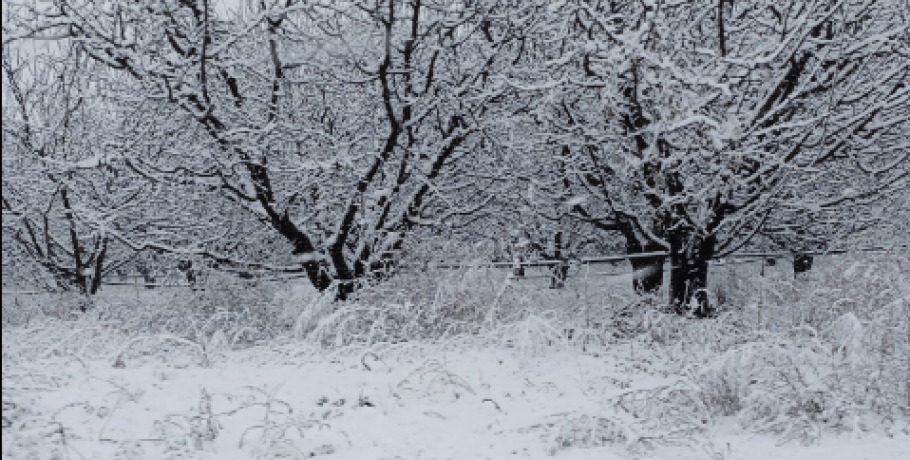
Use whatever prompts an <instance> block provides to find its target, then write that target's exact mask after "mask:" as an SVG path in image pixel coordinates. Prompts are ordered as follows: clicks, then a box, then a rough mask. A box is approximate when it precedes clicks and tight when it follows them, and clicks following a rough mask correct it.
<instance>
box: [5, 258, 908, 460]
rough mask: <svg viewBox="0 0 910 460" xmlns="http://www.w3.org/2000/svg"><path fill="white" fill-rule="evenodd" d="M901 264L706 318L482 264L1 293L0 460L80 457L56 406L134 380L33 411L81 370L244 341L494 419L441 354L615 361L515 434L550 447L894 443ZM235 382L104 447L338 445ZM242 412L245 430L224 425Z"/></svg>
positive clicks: (775, 288) (769, 295) (105, 411)
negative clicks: (314, 440)
mask: <svg viewBox="0 0 910 460" xmlns="http://www.w3.org/2000/svg"><path fill="white" fill-rule="evenodd" d="M901 263H902V259H899V258H880V259H878V260H872V259H869V258H862V257H857V256H854V257H849V258H848V257H844V258H841V259H832V260H831V263H830V264H825V265H823V266H817V268H818V269H819V270H817V271H816V272H814V273H813V275H812V276H811V277H809V278H808V279H800V280H796V281H794V280H792V279H788V278H787V277H786V276H785V274H780V273H778V274H777V275H774V276H768V277H764V278H754V279H751V280H744V279H738V280H733V281H731V282H730V284H734V282H735V284H736V286H737V289H738V291H736V295H732V294H731V292H733V291H734V290H733V289H728V294H727V296H728V298H729V299H736V301H737V302H739V303H738V304H736V305H725V306H723V307H722V308H721V310H722V313H721V314H720V315H719V316H718V317H717V318H712V319H707V320H696V319H692V318H684V317H679V316H677V315H674V314H671V313H668V312H667V310H666V309H665V308H662V307H661V305H660V302H658V301H657V298H650V299H636V300H634V301H633V302H624V303H623V302H618V301H617V297H618V295H621V294H615V293H613V292H612V291H611V292H610V293H609V295H604V294H603V293H600V294H598V295H590V293H589V292H582V291H581V289H582V288H580V287H578V286H574V287H573V286H572V285H571V283H570V285H569V289H566V290H547V289H534V288H533V286H530V285H529V284H530V283H528V282H527V281H523V282H521V283H520V282H518V281H516V280H515V279H512V278H510V277H508V276H506V274H505V273H503V272H502V271H496V270H493V269H490V268H488V267H485V266H483V265H482V264H477V265H476V266H474V267H470V268H467V269H464V270H461V271H445V272H442V271H435V272H434V271H432V270H427V271H421V272H419V273H415V274H412V275H409V276H401V277H399V278H396V279H393V281H390V282H386V283H383V284H379V285H376V286H372V287H367V288H365V289H364V290H363V291H361V293H360V294H359V295H358V297H357V298H356V299H354V300H352V301H349V302H345V303H340V304H339V303H334V302H332V301H331V299H330V298H329V297H327V296H313V295H308V294H305V293H303V292H300V291H292V290H289V289H276V286H275V285H274V284H273V285H269V284H266V283H262V282H260V283H259V284H258V285H257V284H255V283H248V285H247V286H239V287H238V286H233V285H232V284H231V283H230V282H227V281H225V282H224V286H222V287H221V288H219V289H217V290H216V289H211V290H199V291H196V292H190V291H187V292H182V293H179V294H166V293H161V292H157V293H155V295H148V293H147V292H146V293H144V294H145V296H144V298H139V297H137V298H136V299H129V298H120V299H115V300H114V301H107V302H103V301H99V302H96V303H95V305H94V306H93V309H91V310H89V311H88V312H87V313H84V314H83V313H76V312H74V311H73V310H74V307H73V306H74V305H76V306H78V302H70V303H71V305H69V306H68V307H67V308H69V309H68V310H67V309H66V308H59V307H58V308H51V307H47V306H39V307H34V308H32V309H31V310H29V309H28V308H26V307H23V306H21V305H20V306H19V307H20V309H19V310H15V309H12V308H9V306H8V305H6V304H5V305H4V318H3V319H4V321H3V323H4V327H3V433H4V458H17V459H18V458H78V457H79V454H78V453H77V452H76V451H75V450H74V448H73V442H72V441H73V440H76V439H77V437H75V435H74V434H72V430H73V429H74V428H73V427H72V426H71V425H68V424H67V422H66V421H65V420H64V419H63V418H61V416H60V415H59V414H61V413H63V414H66V413H70V414H72V413H73V411H76V412H78V411H81V412H82V413H84V414H83V415H82V416H83V417H86V418H91V417H96V418H98V419H99V423H101V424H102V427H104V426H106V425H105V424H104V423H105V420H110V417H111V416H112V413H114V412H116V411H117V410H119V408H120V406H121V405H123V404H128V403H129V401H130V400H131V399H130V398H131V397H133V396H131V395H135V394H137V393H136V392H137V391H140V390H141V389H125V388H115V389H114V391H113V392H112V393H111V395H113V396H112V397H113V398H115V400H114V403H113V404H107V405H106V406H105V407H104V408H101V407H95V406H92V405H90V404H88V403H86V402H84V401H73V402H72V403H71V404H67V405H66V406H65V407H63V408H59V409H58V411H57V412H56V413H48V412H36V411H35V410H34V409H33V408H34V407H35V404H34V397H35V395H36V394H40V393H41V392H48V391H54V390H56V389H60V388H64V387H67V386H68V385H70V382H73V381H77V380H78V379H80V378H84V377H85V376H86V375H89V374H90V369H91V368H92V366H93V365H94V363H99V362H103V363H106V365H107V366H109V367H118V368H120V367H122V368H133V369H139V368H141V367H142V366H144V365H146V364H149V363H167V364H168V365H174V366H178V367H191V368H192V367H205V366H211V365H213V363H215V364H217V363H225V364H226V363H227V359H228V356H229V354H231V353H233V354H232V355H230V356H232V358H230V359H238V358H237V357H238V356H240V355H237V354H236V353H239V352H242V353H243V356H244V357H245V358H243V359H246V360H249V361H254V362H260V363H263V362H274V363H288V364H297V365H300V364H303V363H306V362H309V360H312V359H314V357H316V356H321V357H323V358H325V357H328V359H343V358H344V357H347V358H350V359H351V360H353V361H354V362H357V363H359V364H358V365H357V366H356V367H357V368H359V369H361V370H362V371H365V372H369V373H385V372H392V371H393V369H400V368H401V367H402V363H412V362H415V363H416V364H415V365H413V368H412V369H411V370H410V371H409V372H407V373H405V374H402V375H401V376H399V377H397V381H395V382H394V385H392V386H390V389H389V391H390V394H393V395H395V396H394V397H395V398H399V396H398V394H401V395H405V394H413V395H414V397H420V398H424V397H442V396H440V395H445V398H449V399H453V398H454V399H459V398H468V399H471V400H475V399H476V400H477V401H478V402H483V403H484V404H485V405H487V406H490V407H494V408H495V410H496V411H497V412H505V409H503V408H502V407H501V405H502V403H503V400H502V399H501V397H487V396H486V395H484V394H483V393H484V390H483V386H482V384H481V383H480V382H478V381H476V380H472V379H471V378H469V377H468V376H466V375H465V374H463V372H462V373H460V372H458V371H455V370H453V369H452V368H451V367H450V365H449V364H448V363H447V362H446V360H445V359H443V357H444V356H445V355H446V354H447V353H452V352H456V353H457V352H460V350H467V349H474V350H483V349H491V350H492V349H496V350H511V351H512V352H514V356H517V357H518V358H519V360H520V361H521V362H525V361H526V360H531V359H532V358H539V357H546V356H548V355H552V354H553V353H568V354H569V355H571V356H588V357H598V356H600V358H597V359H601V360H606V359H608V358H607V356H612V358H610V359H614V360H616V362H615V363H614V364H615V365H616V366H617V369H618V371H617V373H615V374H613V375H611V376H604V377H603V378H602V379H600V380H597V381H596V382H595V381H593V380H592V381H591V382H589V383H588V384H589V389H588V393H589V394H590V395H601V396H597V400H598V406H597V407H596V408H591V409H588V410H577V409H573V410H570V411H568V412H565V411H563V412H554V413H552V414H550V415H549V416H548V417H546V418H545V419H544V420H542V421H537V422H530V421H529V422H528V423H527V424H526V425H525V426H523V427H518V428H516V429H515V431H514V432H534V433H537V434H539V436H540V441H541V443H542V444H541V445H542V446H543V448H544V449H545V450H546V451H548V452H550V453H551V454H554V455H555V454H558V453H559V452H560V451H562V450H565V449H574V448H580V447H597V446H613V447H615V448H617V449H621V450H625V451H627V452H629V453H632V454H636V455H645V454H647V452H649V451H651V450H653V449H660V448H663V447H667V446H688V447H690V448H695V449H696V450H698V451H701V452H703V453H704V455H706V456H707V457H708V458H712V459H722V458H725V456H726V455H727V453H725V452H726V451H725V450H724V449H723V448H719V447H717V446H716V445H715V444H714V443H713V441H712V440H711V432H712V427H714V426H716V425H717V424H719V423H726V422H725V421H727V420H735V421H736V422H737V424H738V426H739V428H740V429H741V430H743V431H745V432H749V433H758V434H771V435H773V436H775V437H776V438H777V439H778V440H779V442H780V443H787V442H791V441H798V442H802V443H805V444H811V443H815V442H817V441H819V440H820V439H822V438H823V437H825V436H826V435H831V434H837V433H842V432H843V433H848V434H850V435H851V436H866V435H868V434H871V433H875V432H879V433H884V434H887V435H890V436H907V435H910V430H908V427H910V387H908V381H910V282H908V279H907V277H908V273H907V270H906V267H902V266H901ZM902 269H903V271H902ZM522 283H524V284H522ZM750 283H751V286H752V287H751V288H749V287H748V285H749V284H750ZM584 289H588V288H587V286H586V287H585V288H584ZM232 290H233V291H232ZM616 350H624V351H623V354H622V355H621V356H619V355H616V354H615V353H616ZM611 353H614V354H611ZM529 362H530V361H529ZM645 374H647V375H651V376H653V378H655V379H658V380H659V381H660V382H661V383H657V384H653V385H646V386H644V387H642V386H640V385H635V383H634V382H635V381H636V379H638V378H639V377H635V376H636V375H645ZM112 384H113V382H112ZM529 384H530V382H529ZM529 388H530V387H529ZM241 393H242V394H240V393H232V394H225V393H219V394H216V393H209V392H208V391H207V390H206V389H205V388H202V389H201V390H200V393H199V394H200V396H199V398H198V403H197V404H196V406H195V408H194V409H192V410H188V411H184V412H175V413H172V414H169V415H168V416H166V417H164V418H161V419H160V420H158V421H157V422H156V424H155V426H156V431H155V432H154V433H152V434H150V435H149V436H150V437H149V438H148V439H146V440H116V444H117V448H116V455H117V457H116V458H118V459H133V458H135V459H140V458H146V457H144V456H145V455H147V454H148V452H152V451H154V452H158V454H156V455H165V457H163V458H168V459H180V458H187V459H188V458H201V457H198V455H199V453H200V452H204V451H206V449H210V446H211V445H214V444H215V443H217V442H222V441H223V440H225V439H229V440H230V441H231V443H232V444H234V445H236V446H237V448H238V449H241V450H244V451H246V452H248V454H249V455H250V456H252V458H262V459H266V458H307V457H309V456H312V455H331V454H332V452H334V451H335V450H336V449H338V448H344V446H343V445H342V444H338V443H335V444H326V445H324V446H322V445H320V446H318V449H317V448H315V447H312V446H311V447H308V448H301V447H300V445H301V444H300V439H304V438H307V436H309V434H308V433H312V432H319V431H332V430H333V429H332V428H331V426H330V425H331V424H330V423H329V420H331V419H332V418H333V417H335V415H333V414H334V412H333V409H332V408H328V409H326V410H325V411H323V412H321V413H316V415H315V416H314V415H313V414H309V415H304V414H305V413H306V411H298V410H297V408H296V407H294V404H292V403H291V402H289V401H285V400H282V399H280V398H278V397H277V396H276V395H275V393H274V389H266V388H257V387H252V388H248V389H247V390H245V391H243V392H241ZM357 399H359V401H360V402H359V403H358V404H361V405H362V406H372V405H373V404H374V403H373V402H371V401H370V400H369V398H367V397H365V396H364V397H361V398H357ZM364 401H365V402H364ZM327 407H328V406H327ZM252 412H256V413H257V414H258V415H256V416H255V417H253V418H254V419H256V420H258V421H256V422H255V423H253V422H244V423H245V426H243V427H237V426H234V427H233V429H224V428H223V427H224V424H228V425H230V424H231V423H234V424H235V425H236V420H238V418H237V417H242V418H244V420H248V419H249V414H251V413H252ZM430 412H432V411H430ZM428 413H429V412H428ZM434 414H435V415H434ZM424 415H425V416H427V417H431V416H433V417H437V418H439V419H440V420H445V418H446V417H445V416H443V415H442V414H440V413H437V412H432V413H429V415H427V414H424ZM64 418H65V417H64ZM232 420H234V421H235V422H232ZM314 430H315V431H314ZM102 432H103V429H102ZM345 436H347V435H346V434H345ZM102 438H103V436H102ZM7 439H8V440H9V441H7ZM99 439H100V438H99ZM99 442H114V440H108V441H103V439H102V440H100V441H99ZM150 445H154V446H156V447H155V449H151V448H150V447H149V446H150ZM36 446H43V447H41V448H38V447H36ZM162 446H163V447H162ZM156 449H157V450H156ZM14 452H15V454H14ZM149 455H151V454H149Z"/></svg>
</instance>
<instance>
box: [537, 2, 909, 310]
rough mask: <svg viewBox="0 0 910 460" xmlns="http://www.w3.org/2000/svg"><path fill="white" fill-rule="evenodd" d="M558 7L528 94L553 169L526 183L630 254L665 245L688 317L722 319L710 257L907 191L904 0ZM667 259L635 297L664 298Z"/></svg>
mask: <svg viewBox="0 0 910 460" xmlns="http://www.w3.org/2000/svg"><path fill="white" fill-rule="evenodd" d="M551 13H552V14H551V15H550V22H549V24H550V28H549V29H547V30H546V32H545V33H543V34H541V36H540V39H541V40H546V43H547V46H543V45H541V46H540V47H539V53H540V56H539V59H538V62H539V63H540V64H539V68H540V70H541V71H540V75H541V76H540V77H539V78H538V81H537V82H536V83H535V87H534V88H532V89H533V90H535V91H537V93H538V94H539V95H540V97H541V99H542V100H543V101H545V102H546V106H545V107H543V106H542V107H540V108H539V109H538V110H537V111H536V112H535V113H534V115H535V117H536V123H537V124H538V125H539V126H540V127H541V129H540V133H542V134H541V135H540V137H539V138H538V145H539V146H540V147H539V148H541V149H545V151H546V152H547V157H548V158H550V160H551V164H550V166H549V168H548V170H549V171H550V175H549V176H537V177H535V178H531V182H532V185H534V186H535V187H537V188H538V189H539V190H540V192H539V195H542V196H546V198H547V200H546V201H548V202H549V204H550V209H561V210H562V212H564V213H567V214H569V215H572V216H574V217H576V218H578V219H581V220H585V221H589V222H591V223H593V224H594V225H596V226H598V227H599V228H601V229H604V230H615V231H618V232H620V233H621V234H622V235H623V237H624V238H625V240H626V242H627V249H628V251H629V252H630V253H640V252H651V251H669V253H670V257H669V259H670V264H671V276H670V278H671V279H670V283H669V287H670V296H671V303H672V304H673V305H674V306H675V307H676V309H677V310H678V311H680V312H682V311H687V310H690V306H691V305H693V300H692V299H693V298H694V299H695V305H696V306H695V307H694V310H695V311H696V313H697V314H702V315H706V314H710V313H711V309H710V307H709V306H708V305H707V296H706V295H703V291H704V289H705V286H706V278H707V269H708V263H709V260H711V259H712V258H714V257H718V256H722V255H725V254H729V253H731V252H734V251H736V250H737V249H739V248H741V247H743V246H744V245H746V244H748V243H749V242H750V241H751V239H752V238H753V237H754V235H755V234H757V233H759V232H761V231H762V230H763V229H765V228H766V223H767V222H771V221H774V222H777V223H779V224H781V223H786V224H787V227H788V228H789V229H790V233H791V234H792V236H793V237H794V238H798V237H799V235H796V234H795V232H792V230H793V229H794V228H796V227H799V226H800V225H804V224H807V222H808V221H807V220H806V219H805V218H807V217H811V216H815V217H817V218H818V217H819V216H821V215H822V214H824V215H826V216H828V217H831V216H835V218H836V219H837V220H839V221H840V222H849V221H850V220H853V219H856V218H859V217H860V216H861V213H856V212H855V210H856V209H857V207H862V206H864V205H865V204H867V203H868V202H870V201H873V200H875V199H876V198H878V197H882V196H888V195H894V194H906V193H908V191H907V187H908V171H910V161H908V158H907V157H908V155H910V143H908V139H910V137H908V132H910V129H908V123H910V122H908V114H910V89H908V87H907V84H906V82H907V81H908V80H910V36H908V34H907V30H908V22H907V21H908V18H907V13H906V11H905V10H904V9H902V7H901V5H900V2H869V1H858V0H838V1H810V2H803V1H785V2H780V1H771V0H749V1H737V2H727V1H724V0H720V1H707V0H704V1H693V2H661V1H642V2H608V1H598V0H577V1H569V2H559V3H558V4H554V5H553V7H552V9H551ZM777 227H778V228H777V230H781V229H782V228H783V227H782V226H781V225H778V226H777ZM663 262H664V259H663V258H662V257H655V258H651V259H648V258H644V259H638V262H637V265H638V267H637V268H639V269H641V270H639V273H640V274H639V276H638V277H637V280H636V287H638V288H639V289H640V290H645V291H648V290H653V289H655V288H656V287H658V286H660V284H661V283H662V276H663V275H662V272H663V270H662V269H661V268H660V267H661V266H662V264H663ZM647 266H650V267H651V269H650V270H647V269H646V268H647ZM693 296H694V297H693Z"/></svg>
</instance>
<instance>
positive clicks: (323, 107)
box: [4, 0, 538, 297]
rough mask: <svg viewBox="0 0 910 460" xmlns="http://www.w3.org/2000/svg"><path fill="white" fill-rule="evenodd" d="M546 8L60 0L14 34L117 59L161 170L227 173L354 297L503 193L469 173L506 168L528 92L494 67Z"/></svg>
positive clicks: (322, 283) (109, 61)
mask: <svg viewBox="0 0 910 460" xmlns="http://www.w3.org/2000/svg"><path fill="white" fill-rule="evenodd" d="M42 8H43V9H42ZM537 8H538V5H536V4H535V3H533V2H528V3H527V4H524V3H523V4H514V3H511V2H505V1H486V2H485V1H480V2H472V1H467V2H462V1H447V0H411V1H399V0H392V1H354V2H308V1H281V2H277V1H268V2H258V3H255V4H254V3H252V2H249V3H248V2H240V3H239V4H238V6H237V8H235V9H233V10H232V9H230V8H228V7H227V6H226V5H225V4H220V3H218V2H209V1H181V2H170V1H148V2H132V1H104V2H93V3H83V2H70V1H60V2H54V3H53V4H52V5H46V6H39V7H38V9H32V8H30V7H28V6H22V7H20V8H19V9H18V10H16V11H15V15H14V16H15V17H14V18H13V19H10V20H8V22H7V24H6V25H5V29H4V32H5V34H4V35H5V37H4V43H13V42H16V41H21V40H30V39H33V38H36V37H40V38H43V39H54V40H65V41H71V42H72V43H73V44H74V45H75V46H77V47H78V48H79V49H80V50H82V51H83V52H84V53H86V54H87V55H88V56H90V57H91V58H93V59H94V60H95V61H96V62H97V63H100V64H103V65H104V66H106V67H107V68H108V69H109V70H110V72H109V73H108V77H106V81H104V82H101V81H99V85H104V87H105V88H106V90H107V91H110V92H112V93H117V94H118V95H119V97H121V100H123V101H124V103H125V104H130V105H132V106H134V107H135V108H136V109H137V110H142V111H143V112H144V113H145V114H146V115H144V116H146V117H149V115H148V114H152V113H156V114H158V117H157V118H155V117H149V118H148V120H149V121H148V123H149V124H148V125H146V126H147V127H148V130H147V131H148V133H151V132H152V131H156V132H158V133H164V132H167V134H166V135H163V136H161V137H160V142H159V143H160V147H161V150H162V151H163V153H162V157H168V159H167V162H166V163H158V164H155V165H154V166H155V168H156V169H158V170H161V171H163V170H167V171H172V172H175V173H176V172H179V173H180V174H185V175H187V176H190V177H194V178H197V179H198V180H200V181H202V182H207V183H211V182H212V180H213V178H214V180H215V181H217V182H218V184H217V187H218V188H219V190H220V191H221V192H222V193H223V194H224V196H226V197H227V198H229V199H231V200H232V201H233V202H234V203H235V204H236V206H237V207H238V208H240V209H243V210H245V211H246V212H248V213H249V214H251V215H252V216H255V218H256V219H258V220H259V221H261V222H263V223H265V224H267V225H268V226H269V227H270V229H271V230H272V231H273V232H275V233H277V234H279V235H281V236H282V237H283V238H284V239H285V240H286V241H287V242H288V243H289V244H290V245H291V247H292V249H291V252H293V254H294V255H295V256H296V257H297V263H298V264H299V267H301V268H300V269H301V270H302V271H305V272H306V274H307V275H308V278H309V279H310V280H311V282H312V283H313V285H314V286H316V287H317V288H318V289H320V290H324V289H327V288H329V286H330V285H333V283H335V284H339V285H340V287H341V288H340V291H339V292H340V295H341V296H342V297H343V296H344V295H346V294H347V293H348V292H350V290H351V289H352V286H353V281H354V280H356V279H358V278H361V277H364V276H366V275H367V274H368V273H369V272H370V271H371V270H372V269H373V268H375V267H377V266H380V265H382V263H383V260H384V259H387V258H388V257H389V255H390V254H393V253H394V252H395V251H396V250H397V249H398V248H399V247H400V244H401V241H402V238H403V237H404V236H405V235H407V234H408V233H409V232H410V231H411V230H412V229H413V227H414V226H416V225H426V224H433V225H438V224H440V223H443V222H457V221H459V220H462V219H465V218H467V219H470V216H471V215H473V214H474V212H475V211H476V210H477V209H479V208H481V207H482V206H483V205H484V204H485V203H486V202H487V201H488V200H489V199H490V198H491V197H492V196H494V195H495V191H496V187H498V186H499V184H500V183H501V182H500V181H499V180H498V179H499V178H498V177H495V174H494V175H493V176H492V177H491V176H488V175H480V174H471V173H472V172H476V171H486V172H489V171H496V170H497V169H501V168H500V167H498V166H497V165H496V164H495V160H496V155H495V154H493V155H485V154H486V153H489V152H491V151H493V150H495V145H496V139H497V138H499V137H500V136H502V135H503V134H504V133H505V132H506V131H507V129H508V113H504V112H503V111H501V110H499V107H505V108H508V107H509V105H508V104H502V103H501V101H504V100H506V99H507V96H508V95H509V94H510V93H511V92H515V91H516V89H515V88H513V87H511V86H509V85H505V84H503V80H502V79H500V78H497V76H498V75H499V74H501V73H502V72H504V71H506V70H507V69H508V67H509V63H510V62H511V61H512V59H513V58H514V55H515V54H516V53H520V52H521V46H522V42H521V41H520V40H518V38H520V37H521V36H522V31H523V30H525V29H527V28H530V27H533V25H534V19H535V18H536V17H537V16H536V15H535V14H534V13H535V11H537ZM503 110H505V109H503ZM124 150H126V149H124ZM122 154H123V155H124V156H129V155H130V154H131V152H127V151H124V152H122ZM156 154H157V153H156ZM143 160H146V159H145V158H143ZM148 163H149V162H148V161H146V164H148Z"/></svg>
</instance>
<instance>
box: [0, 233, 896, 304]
mask: <svg viewBox="0 0 910 460" xmlns="http://www.w3.org/2000/svg"><path fill="white" fill-rule="evenodd" d="M908 248H910V246H907V245H901V246H893V247H890V248H885V247H867V248H858V249H832V250H825V251H777V252H743V253H738V254H728V255H726V256H723V257H717V258H714V259H712V260H716V261H718V262H712V263H711V264H710V265H712V266H723V265H732V264H739V263H748V262H750V261H765V260H766V259H777V258H783V257H788V256H801V255H809V256H823V255H837V254H847V253H854V252H886V253H890V252H898V251H900V250H907V249H908ZM670 255H671V254H670V253H669V252H646V253H639V254H619V255H611V256H594V257H580V258H574V259H562V260H537V261H521V262H515V261H512V262H476V261H474V262H466V261H457V262H444V261H442V262H430V263H427V264H420V265H418V264H407V265H404V266H401V267H402V268H415V267H419V268H436V269H458V268H470V267H493V268H496V267H502V268H533V267H553V268H555V267H557V266H571V265H573V264H574V265H585V266H589V265H592V264H599V263H615V262H620V261H625V260H631V259H641V258H654V257H669V256H670ZM727 259H753V260H746V261H733V260H727ZM663 268H664V269H665V270H666V269H668V268H670V269H672V268H674V266H666V265H665V266H664V267H663ZM228 273H231V272H228ZM633 273H634V271H633V272H621V273H612V272H595V273H592V274H594V275H598V276H607V277H610V276H628V275H632V274H633ZM306 276H307V275H306V274H302V273H295V274H277V273H273V274H271V276H269V277H258V279H259V280H265V281H283V280H292V279H300V278H306ZM554 276H556V275H554V274H544V275H527V276H515V278H522V279H536V278H552V277H554ZM131 277H135V278H136V280H137V282H133V283H130V282H126V281H119V282H118V281H103V280H102V281H101V285H103V286H136V287H146V288H188V287H201V286H200V285H203V286H204V284H205V283H204V282H203V283H198V284H191V283H155V282H141V281H139V278H140V277H139V276H133V275H131ZM169 278H172V276H171V275H167V276H165V279H169ZM566 278H568V274H567V276H566ZM54 292H55V291H6V290H4V291H2V294H3V295H40V294H51V293H54Z"/></svg>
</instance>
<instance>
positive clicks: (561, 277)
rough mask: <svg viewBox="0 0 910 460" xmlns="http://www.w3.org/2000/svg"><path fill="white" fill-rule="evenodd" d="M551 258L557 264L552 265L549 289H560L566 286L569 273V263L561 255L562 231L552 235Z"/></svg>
mask: <svg viewBox="0 0 910 460" xmlns="http://www.w3.org/2000/svg"><path fill="white" fill-rule="evenodd" d="M553 260H555V261H556V262H557V264H556V265H554V266H553V276H552V277H551V278H550V289H562V288H564V287H565V286H566V278H567V276H568V274H569V264H568V263H566V261H565V259H564V258H563V256H562V232H556V235H554V236H553Z"/></svg>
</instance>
